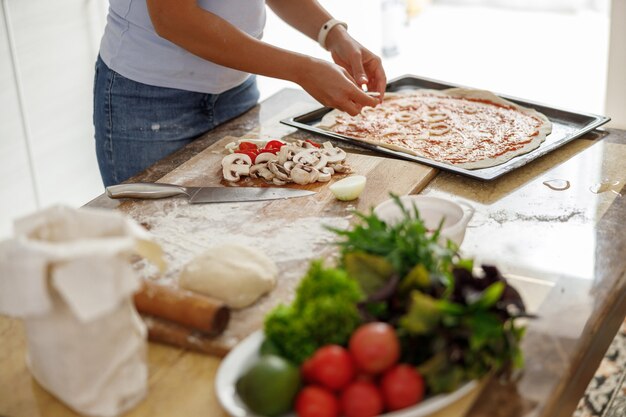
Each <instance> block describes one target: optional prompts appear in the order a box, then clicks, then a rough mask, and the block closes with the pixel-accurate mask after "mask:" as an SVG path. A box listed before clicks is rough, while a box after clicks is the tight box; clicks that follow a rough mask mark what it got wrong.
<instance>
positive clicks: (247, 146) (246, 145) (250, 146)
mask: <svg viewBox="0 0 626 417" xmlns="http://www.w3.org/2000/svg"><path fill="white" fill-rule="evenodd" d="M256 149H259V147H258V146H257V145H256V144H255V143H252V142H239V150H240V151H248V150H256Z"/></svg>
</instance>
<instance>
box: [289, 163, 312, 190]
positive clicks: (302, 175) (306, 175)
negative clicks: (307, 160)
mask: <svg viewBox="0 0 626 417" xmlns="http://www.w3.org/2000/svg"><path fill="white" fill-rule="evenodd" d="M318 177H319V171H318V170H317V169H315V168H313V167H312V166H310V165H302V164H298V165H296V166H295V167H293V169H292V170H291V180H292V181H293V182H295V183H296V184H301V185H305V184H311V183H313V182H315V181H317V179H318Z"/></svg>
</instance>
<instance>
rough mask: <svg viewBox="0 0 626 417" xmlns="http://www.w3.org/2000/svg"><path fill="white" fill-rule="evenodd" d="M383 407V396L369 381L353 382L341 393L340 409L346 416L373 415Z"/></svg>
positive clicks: (361, 416) (369, 416)
mask: <svg viewBox="0 0 626 417" xmlns="http://www.w3.org/2000/svg"><path fill="white" fill-rule="evenodd" d="M383 408H384V407H383V396H382V395H381V393H380V391H379V390H378V388H376V385H374V384H372V383H371V382H365V381H357V382H353V383H352V384H350V385H348V388H346V389H345V390H344V391H343V393H342V394H341V409H342V410H343V414H344V415H345V416H346V417H373V416H377V415H379V414H380V413H382V412H383Z"/></svg>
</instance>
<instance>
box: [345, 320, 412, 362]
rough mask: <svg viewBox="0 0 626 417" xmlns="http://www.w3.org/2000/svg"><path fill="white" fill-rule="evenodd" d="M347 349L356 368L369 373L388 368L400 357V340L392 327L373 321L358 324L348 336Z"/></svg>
mask: <svg viewBox="0 0 626 417" xmlns="http://www.w3.org/2000/svg"><path fill="white" fill-rule="evenodd" d="M349 349H350V353H351V354H352V357H353V358H354V363H355V364H356V366H357V368H359V369H361V370H363V371H365V372H370V373H374V374H376V373H379V372H383V371H385V370H387V369H389V368H390V367H391V366H393V365H394V364H395V363H396V362H397V361H398V358H400V341H399V340H398V336H397V335H396V331H395V330H394V328H393V327H391V326H390V325H388V324H387V323H382V322H374V323H367V324H364V325H362V326H360V327H359V328H358V329H356V331H355V332H354V333H353V334H352V337H350V342H349Z"/></svg>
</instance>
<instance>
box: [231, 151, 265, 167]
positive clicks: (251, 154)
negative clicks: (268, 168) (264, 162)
mask: <svg viewBox="0 0 626 417" xmlns="http://www.w3.org/2000/svg"><path fill="white" fill-rule="evenodd" d="M235 153H242V154H245V155H248V156H249V157H250V159H251V160H252V163H253V164H254V161H255V160H256V157H257V156H259V153H260V150H259V149H247V150H238V151H235Z"/></svg>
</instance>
